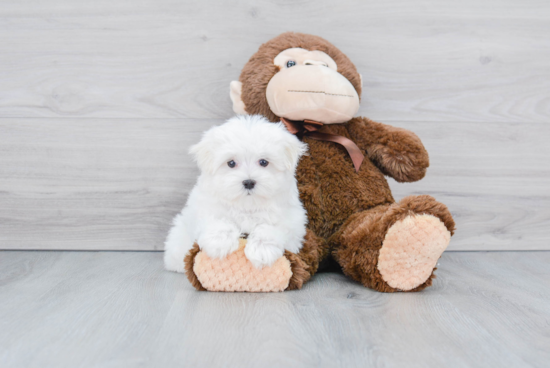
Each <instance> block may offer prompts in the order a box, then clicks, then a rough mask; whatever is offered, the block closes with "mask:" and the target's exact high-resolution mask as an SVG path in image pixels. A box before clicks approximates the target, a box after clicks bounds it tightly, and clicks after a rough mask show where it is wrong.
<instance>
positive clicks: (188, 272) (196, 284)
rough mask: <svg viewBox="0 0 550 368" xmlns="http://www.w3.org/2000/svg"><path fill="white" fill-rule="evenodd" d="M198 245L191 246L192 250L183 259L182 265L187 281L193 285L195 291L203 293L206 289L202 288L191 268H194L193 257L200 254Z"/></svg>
mask: <svg viewBox="0 0 550 368" xmlns="http://www.w3.org/2000/svg"><path fill="white" fill-rule="evenodd" d="M200 251H201V250H200V248H199V245H198V244H197V243H195V244H193V248H191V250H190V251H189V253H187V255H186V256H185V258H184V259H183V263H184V264H185V274H186V275H187V279H188V280H189V282H190V283H191V285H193V287H194V288H195V289H197V290H198V291H205V290H206V289H205V288H204V286H202V284H201V282H200V281H199V278H198V277H197V275H196V274H195V271H194V270H193V267H194V266H195V257H197V254H198V253H199V252H200Z"/></svg>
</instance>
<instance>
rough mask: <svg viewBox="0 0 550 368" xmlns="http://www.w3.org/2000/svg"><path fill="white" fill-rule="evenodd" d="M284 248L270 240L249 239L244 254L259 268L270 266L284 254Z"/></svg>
mask: <svg viewBox="0 0 550 368" xmlns="http://www.w3.org/2000/svg"><path fill="white" fill-rule="evenodd" d="M283 253H284V249H283V248H282V247H279V246H277V245H276V244H275V243H272V242H269V241H266V240H264V241H262V240H260V239H254V238H252V239H250V238H249V239H248V241H247V243H246V247H245V248H244V254H245V256H246V258H248V260H249V261H250V263H252V265H253V266H254V267H256V268H258V269H261V268H263V267H266V266H267V267H269V266H271V265H272V264H273V263H275V261H276V260H278V259H279V258H281V257H282V256H283Z"/></svg>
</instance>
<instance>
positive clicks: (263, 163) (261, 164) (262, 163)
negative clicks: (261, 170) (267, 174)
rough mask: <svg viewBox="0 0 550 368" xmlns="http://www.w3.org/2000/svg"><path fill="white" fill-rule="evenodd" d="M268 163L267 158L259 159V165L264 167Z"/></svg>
mask: <svg viewBox="0 0 550 368" xmlns="http://www.w3.org/2000/svg"><path fill="white" fill-rule="evenodd" d="M267 165H269V162H268V161H267V160H264V159H263V158H262V159H261V160H260V166H263V167H266V166H267Z"/></svg>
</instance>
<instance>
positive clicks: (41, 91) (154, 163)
mask: <svg viewBox="0 0 550 368" xmlns="http://www.w3.org/2000/svg"><path fill="white" fill-rule="evenodd" d="M287 30H295V31H300V32H307V33H312V34H317V35H320V36H323V37H325V38H327V39H328V40H330V41H331V42H333V43H334V44H336V45H337V46H338V47H339V48H340V49H341V50H342V51H344V52H345V53H347V54H348V55H349V56H350V58H351V59H352V61H354V62H355V64H356V65H357V67H358V69H359V71H360V72H361V73H362V75H363V88H364V93H363V103H362V107H361V110H360V112H359V113H360V115H364V116H368V117H370V118H372V119H375V120H378V121H381V122H384V123H389V124H393V125H396V126H401V127H405V128H408V129H411V130H413V131H415V132H416V133H417V134H418V135H419V136H420V137H421V138H422V140H423V141H424V143H425V145H426V147H427V148H428V150H429V152H430V157H431V163H432V165H431V168H430V170H429V171H428V175H427V177H426V178H425V179H424V180H422V181H420V182H418V183H414V184H397V183H395V182H393V181H391V180H390V181H391V185H392V188H393V189H394V193H395V197H396V198H401V197H403V196H405V195H408V194H419V193H427V194H432V195H434V196H435V197H437V198H438V199H439V200H441V201H442V202H444V203H446V204H447V205H448V206H449V208H450V209H451V211H452V213H453V215H454V216H455V219H456V221H457V225H458V232H457V235H456V236H455V237H454V238H453V240H452V242H451V246H450V249H453V250H488V249H492V250H494V249H550V241H549V240H550V169H549V167H550V166H549V164H548V161H549V159H550V147H549V144H548V143H547V141H548V140H549V139H550V125H549V124H548V123H549V120H550V4H549V3H548V2H547V1H534V0H528V1H517V0H516V1H497V0H487V1H479V0H475V1H474V0H465V1H460V2H457V1H440V0H432V1H421V0H390V1H379V0H377V1H373V0H369V1H349V0H341V1H338V2H334V1H328V0H317V1H303V2H298V1H278V2H275V1H218V2H213V1H201V2H198V1H193V2H191V1H169V0H143V1H140V2H136V1H130V0H118V1H112V0H98V1H89V0H86V1H83V0H79V1H75V0H49V1H44V2H35V1H30V0H17V1H16V0H11V1H3V2H2V5H1V6H0V248H3V249H113V250H114V249H139V250H153V249H157V250H159V249H161V248H162V242H163V240H164V236H165V233H166V231H167V230H168V228H169V221H170V219H171V217H172V216H173V215H174V214H175V213H176V212H177V211H178V210H179V209H180V208H181V207H182V205H183V204H184V202H185V198H186V195H187V193H188V191H189V189H190V188H191V186H192V185H193V182H194V180H195V177H196V175H197V170H196V168H195V167H194V165H193V163H192V162H191V161H190V159H189V157H187V155H186V151H187V147H188V146H189V145H190V144H191V143H192V142H194V141H196V140H197V139H198V137H199V134H200V132H201V131H203V130H204V129H206V128H208V127H209V126H211V125H213V124H217V123H220V122H222V121H223V120H224V119H226V118H228V117H229V116H231V115H232V110H231V104H230V100H229V97H228V85H229V82H230V81H231V80H234V79H237V78H238V76H239V72H240V69H241V68H242V66H243V65H244V63H245V62H246V61H247V59H248V58H249V57H250V55H251V54H252V53H253V52H254V51H255V50H256V49H257V48H258V46H259V45H260V44H261V43H262V42H264V41H267V40H268V39H270V38H271V37H273V36H275V35H277V34H279V33H281V32H284V31H287Z"/></svg>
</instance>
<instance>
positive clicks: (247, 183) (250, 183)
mask: <svg viewBox="0 0 550 368" xmlns="http://www.w3.org/2000/svg"><path fill="white" fill-rule="evenodd" d="M254 185H256V181H255V180H250V179H249V180H244V181H243V186H244V187H245V189H249V190H250V189H252V188H254Z"/></svg>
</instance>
